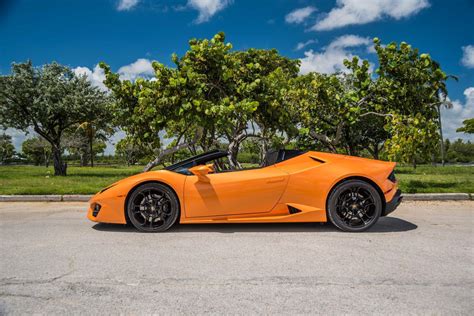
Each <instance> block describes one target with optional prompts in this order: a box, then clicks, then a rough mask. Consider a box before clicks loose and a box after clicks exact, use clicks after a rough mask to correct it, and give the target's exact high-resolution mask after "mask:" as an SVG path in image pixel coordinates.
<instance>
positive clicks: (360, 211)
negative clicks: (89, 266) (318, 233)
mask: <svg viewBox="0 0 474 316" xmlns="http://www.w3.org/2000/svg"><path fill="white" fill-rule="evenodd" d="M381 213H382V199H381V197H380V195H379V193H378V192H377V190H376V189H375V188H374V187H373V186H372V185H371V184H369V183H367V182H364V181H361V180H349V181H345V182H343V183H341V184H339V185H338V186H337V187H336V188H335V189H334V190H333V192H332V193H331V195H330V197H329V200H328V217H329V220H330V221H331V222H332V223H333V224H334V226H336V227H337V228H339V229H341V230H343V231H347V232H360V231H364V230H366V229H368V228H370V227H371V226H372V225H374V224H375V223H376V222H377V220H378V219H379V217H380V215H381Z"/></svg>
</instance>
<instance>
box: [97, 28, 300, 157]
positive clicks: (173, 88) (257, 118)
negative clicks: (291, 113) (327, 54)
mask: <svg viewBox="0 0 474 316" xmlns="http://www.w3.org/2000/svg"><path fill="white" fill-rule="evenodd" d="M231 49H232V45H231V44H229V43H226V42H225V37H224V34H223V33H219V34H216V35H215V36H214V37H213V38H212V39H211V40H207V39H204V40H197V39H193V40H191V41H189V49H188V51H187V52H186V53H185V54H184V55H183V56H182V57H178V56H177V55H174V56H173V62H174V63H175V67H174V68H171V67H166V66H164V65H163V64H160V63H157V62H154V63H153V67H154V69H155V77H156V78H155V79H156V80H154V81H147V80H137V81H135V82H130V81H126V80H124V81H121V80H120V78H119V76H118V75H117V74H115V73H112V72H111V70H110V67H108V66H107V65H105V64H103V63H102V64H101V67H102V68H103V69H104V71H105V74H106V78H107V79H106V81H105V84H106V86H107V87H109V88H110V89H111V91H112V92H113V95H114V96H115V98H116V100H117V102H116V104H115V111H116V113H118V117H117V119H118V123H120V126H121V128H122V129H123V130H125V131H126V132H127V135H128V136H129V137H131V138H133V141H134V142H135V143H137V144H139V145H141V146H145V147H148V148H150V149H155V150H156V149H157V148H160V147H161V144H160V142H159V138H158V133H160V132H162V131H166V133H167V134H168V135H171V136H174V137H176V138H177V142H176V145H177V144H178V143H180V142H186V141H187V142H191V140H192V139H194V138H195V137H196V134H197V133H198V132H201V135H197V136H199V140H198V144H197V145H198V146H199V147H200V148H201V149H202V150H207V149H209V148H210V147H213V146H215V145H217V140H218V139H225V140H226V141H227V143H228V149H229V151H230V152H231V161H233V162H234V163H237V161H236V157H237V153H238V149H239V146H240V143H241V142H242V141H244V140H245V139H246V138H247V137H248V136H249V134H250V133H248V130H247V126H248V123H249V122H251V121H253V122H254V123H255V124H257V125H258V126H259V127H260V129H261V130H262V131H265V132H266V133H268V134H270V133H272V132H274V131H275V130H277V129H278V127H281V128H282V127H283V126H287V124H286V123H287V122H286V119H285V118H286V117H287V111H286V110H285V109H284V108H283V107H282V106H281V103H280V102H278V97H279V92H278V91H277V90H278V89H280V87H279V86H276V85H275V83H276V82H277V80H274V79H275V78H276V77H285V76H296V75H297V71H298V67H297V66H298V62H297V61H292V60H290V59H288V58H285V57H282V56H280V55H279V54H278V52H277V51H276V50H256V49H250V50H248V51H240V52H231Z"/></svg>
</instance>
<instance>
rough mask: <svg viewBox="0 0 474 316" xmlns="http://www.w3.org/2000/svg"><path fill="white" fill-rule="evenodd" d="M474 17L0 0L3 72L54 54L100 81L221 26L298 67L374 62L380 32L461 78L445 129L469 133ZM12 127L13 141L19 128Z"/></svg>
mask: <svg viewBox="0 0 474 316" xmlns="http://www.w3.org/2000/svg"><path fill="white" fill-rule="evenodd" d="M472 16H474V1H472V0H451V1H442V0H363V1H362V0H314V1H310V0H293V1H291V0H273V1H270V0H259V1H256V0H254V1H247V0H233V1H232V0H182V1H179V0H177V1H164V0H163V1H159V0H121V1H119V0H95V1H91V0H80V1H79V0H78V1H72V0H42V1H39V0H16V1H8V0H7V1H5V0H0V73H2V74H7V73H9V71H10V65H11V63H12V62H22V61H25V60H27V59H31V60H32V61H33V63H34V64H35V65H41V64H44V63H49V62H51V61H57V62H60V63H63V64H66V65H69V66H70V67H72V68H74V69H75V71H76V72H77V73H84V74H86V75H88V76H89V77H90V79H91V81H93V82H94V83H95V84H97V85H99V86H100V85H101V83H100V81H101V79H102V73H101V72H100V71H99V70H98V69H97V68H95V67H96V65H97V63H98V62H100V61H105V62H107V63H108V64H110V65H111V66H112V68H113V69H115V70H116V71H119V72H120V73H121V74H122V76H123V77H124V78H132V79H133V78H135V77H137V76H147V75H150V73H151V67H150V61H151V60H158V61H160V62H163V63H165V64H170V56H171V54H172V53H174V52H175V53H177V54H178V55H180V54H182V53H183V52H184V51H185V50H186V48H187V41H188V40H189V39H190V38H193V37H197V38H204V37H207V38H208V37H211V36H212V35H214V34H215V33H217V32H219V31H224V32H225V33H226V36H227V40H228V41H230V42H231V43H232V44H233V45H234V49H237V50H239V49H247V48H250V47H258V48H276V49H278V50H279V51H280V53H281V54H283V55H286V56H288V57H291V58H298V59H301V60H302V68H301V71H302V72H307V71H311V70H315V71H320V72H334V71H338V70H341V67H342V66H341V64H342V59H343V58H344V57H350V56H353V55H358V56H361V57H363V58H367V59H369V60H370V61H371V62H372V63H374V64H375V63H376V59H375V55H374V53H373V52H372V51H371V44H370V43H371V41H370V39H371V38H373V37H379V38H380V39H381V40H382V42H384V43H388V42H391V41H397V42H400V41H406V42H408V43H410V44H412V46H414V47H417V48H419V49H420V51H421V52H427V53H429V54H430V55H431V56H432V57H433V58H434V59H436V60H437V61H439V62H440V63H441V65H442V67H443V69H444V70H445V71H446V72H447V73H449V74H452V75H456V76H458V78H459V81H458V82H455V81H451V82H450V83H449V85H448V88H449V96H450V99H451V100H452V101H453V104H454V107H453V109H451V110H446V111H443V119H444V121H445V128H444V130H445V134H446V136H448V137H449V138H458V137H461V138H464V139H469V138H468V136H467V135H463V134H458V133H455V129H456V127H458V125H459V124H460V122H461V121H462V119H465V118H468V117H474V33H473V30H474V19H473V18H472ZM9 133H11V134H12V135H13V136H14V137H15V144H16V145H17V147H18V145H19V144H20V143H21V141H22V140H23V139H24V136H22V135H21V133H18V132H16V131H11V130H9ZM117 137H119V136H117ZM471 138H472V137H471ZM108 151H109V152H110V151H111V148H110V147H109V149H108Z"/></svg>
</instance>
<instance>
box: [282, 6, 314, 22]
mask: <svg viewBox="0 0 474 316" xmlns="http://www.w3.org/2000/svg"><path fill="white" fill-rule="evenodd" d="M314 11H316V8H315V7H311V6H308V7H304V8H299V9H296V10H293V11H291V12H290V13H288V14H287V15H286V16H285V21H286V23H296V24H299V23H303V22H304V20H306V19H307V18H309V16H310V15H311V14H313V12H314Z"/></svg>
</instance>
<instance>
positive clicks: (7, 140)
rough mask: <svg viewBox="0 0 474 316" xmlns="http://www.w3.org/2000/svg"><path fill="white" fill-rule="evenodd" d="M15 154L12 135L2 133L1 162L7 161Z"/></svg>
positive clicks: (0, 143)
mask: <svg viewBox="0 0 474 316" xmlns="http://www.w3.org/2000/svg"><path fill="white" fill-rule="evenodd" d="M14 154H15V147H14V146H13V144H12V137H11V136H10V135H7V134H0V162H1V163H5V162H6V161H7V160H8V159H10V158H12V157H13V155H14Z"/></svg>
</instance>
